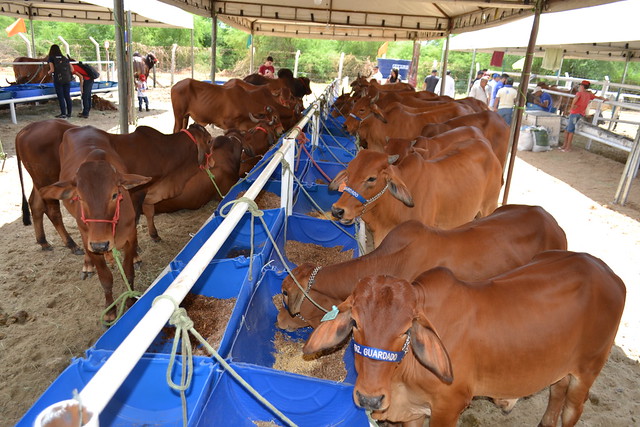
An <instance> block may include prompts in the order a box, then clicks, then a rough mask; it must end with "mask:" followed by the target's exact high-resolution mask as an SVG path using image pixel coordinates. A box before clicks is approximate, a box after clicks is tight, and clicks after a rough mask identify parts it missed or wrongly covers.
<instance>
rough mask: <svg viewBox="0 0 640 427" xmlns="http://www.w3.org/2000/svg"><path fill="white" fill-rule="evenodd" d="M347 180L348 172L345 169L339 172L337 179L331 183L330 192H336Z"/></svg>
mask: <svg viewBox="0 0 640 427" xmlns="http://www.w3.org/2000/svg"><path fill="white" fill-rule="evenodd" d="M346 180H347V170H346V169H344V170H341V171H340V172H338V174H337V175H336V176H335V178H333V181H331V183H330V184H329V190H331V191H336V190H337V189H338V188H339V187H340V184H342V183H343V182H345V181H346Z"/></svg>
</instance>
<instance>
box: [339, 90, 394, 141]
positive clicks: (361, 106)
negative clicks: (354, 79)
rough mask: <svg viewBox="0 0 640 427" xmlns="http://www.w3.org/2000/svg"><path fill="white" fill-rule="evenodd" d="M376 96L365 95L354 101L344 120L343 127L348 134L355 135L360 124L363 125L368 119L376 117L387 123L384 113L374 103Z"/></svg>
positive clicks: (360, 126)
mask: <svg viewBox="0 0 640 427" xmlns="http://www.w3.org/2000/svg"><path fill="white" fill-rule="evenodd" d="M378 96H379V95H378ZM378 96H375V97H373V98H371V97H368V96H365V97H362V98H360V99H358V100H357V101H356V102H355V104H354V105H353V108H352V109H351V112H350V113H349V116H348V117H347V119H346V120H345V122H344V127H345V128H346V129H347V131H348V132H349V133H350V134H352V135H355V133H356V132H357V131H358V130H360V128H362V126H365V122H367V121H369V120H375V119H377V120H380V121H382V122H383V123H387V119H386V118H385V116H384V113H383V112H382V110H381V109H380V108H379V107H378V106H377V105H376V101H377V100H378Z"/></svg>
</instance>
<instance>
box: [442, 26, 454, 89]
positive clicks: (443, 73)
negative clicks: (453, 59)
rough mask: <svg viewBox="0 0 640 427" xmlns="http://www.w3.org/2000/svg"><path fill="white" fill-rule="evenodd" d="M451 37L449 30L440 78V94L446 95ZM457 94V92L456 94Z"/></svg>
mask: <svg viewBox="0 0 640 427" xmlns="http://www.w3.org/2000/svg"><path fill="white" fill-rule="evenodd" d="M450 38H451V33H449V32H448V31H447V38H446V39H445V44H444V54H443V55H442V77H441V78H440V93H439V94H438V95H440V96H442V95H444V87H445V82H446V80H445V78H446V77H447V62H449V39H450ZM454 96H455V94H454Z"/></svg>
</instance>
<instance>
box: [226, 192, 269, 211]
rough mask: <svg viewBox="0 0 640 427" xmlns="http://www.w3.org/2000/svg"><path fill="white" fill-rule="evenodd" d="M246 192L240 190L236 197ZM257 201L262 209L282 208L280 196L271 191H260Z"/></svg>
mask: <svg viewBox="0 0 640 427" xmlns="http://www.w3.org/2000/svg"><path fill="white" fill-rule="evenodd" d="M245 193H246V191H241V192H239V193H238V197H236V199H239V198H240V197H243V196H244V195H245ZM255 202H256V205H258V208H259V209H260V210H265V209H280V196H278V195H277V194H275V193H272V192H270V191H265V190H262V191H261V192H260V193H258V197H256V199H255Z"/></svg>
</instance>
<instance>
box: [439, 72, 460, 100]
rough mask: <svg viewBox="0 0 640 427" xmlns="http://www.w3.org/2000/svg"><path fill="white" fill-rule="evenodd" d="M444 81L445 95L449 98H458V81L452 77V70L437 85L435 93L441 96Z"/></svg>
mask: <svg viewBox="0 0 640 427" xmlns="http://www.w3.org/2000/svg"><path fill="white" fill-rule="evenodd" d="M442 80H444V95H445V96H449V97H451V98H455V96H456V81H455V80H454V79H453V77H452V76H451V70H447V75H446V76H444V77H443V78H442V79H440V81H438V83H437V84H436V88H435V93H436V95H440V85H441V84H442Z"/></svg>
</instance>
